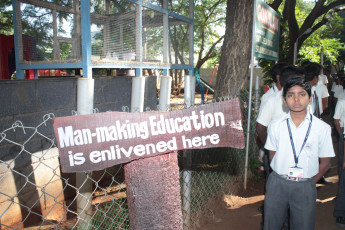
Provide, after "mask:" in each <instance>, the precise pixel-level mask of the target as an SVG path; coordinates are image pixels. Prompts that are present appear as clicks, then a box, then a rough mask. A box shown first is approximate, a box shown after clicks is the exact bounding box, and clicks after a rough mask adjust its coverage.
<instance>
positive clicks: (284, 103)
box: [283, 97, 287, 106]
mask: <svg viewBox="0 0 345 230" xmlns="http://www.w3.org/2000/svg"><path fill="white" fill-rule="evenodd" d="M283 102H284V105H286V106H287V103H286V100H285V97H283Z"/></svg>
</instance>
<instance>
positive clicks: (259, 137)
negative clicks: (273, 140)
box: [255, 122, 267, 148]
mask: <svg viewBox="0 0 345 230" xmlns="http://www.w3.org/2000/svg"><path fill="white" fill-rule="evenodd" d="M255 129H256V141H257V142H258V143H257V144H258V146H259V147H260V148H263V147H264V146H265V142H266V138H267V127H266V126H263V125H262V124H260V123H258V122H257V123H256V127H255Z"/></svg>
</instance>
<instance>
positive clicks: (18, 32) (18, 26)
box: [12, 0, 25, 79]
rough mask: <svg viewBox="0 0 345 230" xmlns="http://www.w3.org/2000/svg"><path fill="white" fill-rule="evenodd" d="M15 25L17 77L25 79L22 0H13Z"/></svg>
mask: <svg viewBox="0 0 345 230" xmlns="http://www.w3.org/2000/svg"><path fill="white" fill-rule="evenodd" d="M12 8H13V26H14V50H15V54H16V79H25V75H24V70H23V69H20V62H23V42H22V23H21V10H20V2H19V1H16V0H12Z"/></svg>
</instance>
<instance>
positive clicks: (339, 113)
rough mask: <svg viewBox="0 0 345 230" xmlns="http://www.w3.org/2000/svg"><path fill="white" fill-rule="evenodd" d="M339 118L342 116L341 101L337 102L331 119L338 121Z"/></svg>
mask: <svg viewBox="0 0 345 230" xmlns="http://www.w3.org/2000/svg"><path fill="white" fill-rule="evenodd" d="M341 116H342V105H341V101H338V102H337V105H336V106H335V111H334V115H333V119H340V118H341Z"/></svg>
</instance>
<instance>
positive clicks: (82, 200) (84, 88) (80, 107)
mask: <svg viewBox="0 0 345 230" xmlns="http://www.w3.org/2000/svg"><path fill="white" fill-rule="evenodd" d="M94 83H95V81H94V79H92V78H78V90H77V111H78V114H79V115H84V114H91V113H92V111H93V99H94ZM89 176H91V173H76V187H77V188H78V191H77V192H78V193H79V194H77V213H78V219H79V221H80V223H79V224H80V226H87V225H88V223H89V221H90V220H91V216H92V207H91V204H92V181H91V180H90V179H88V177H89Z"/></svg>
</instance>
